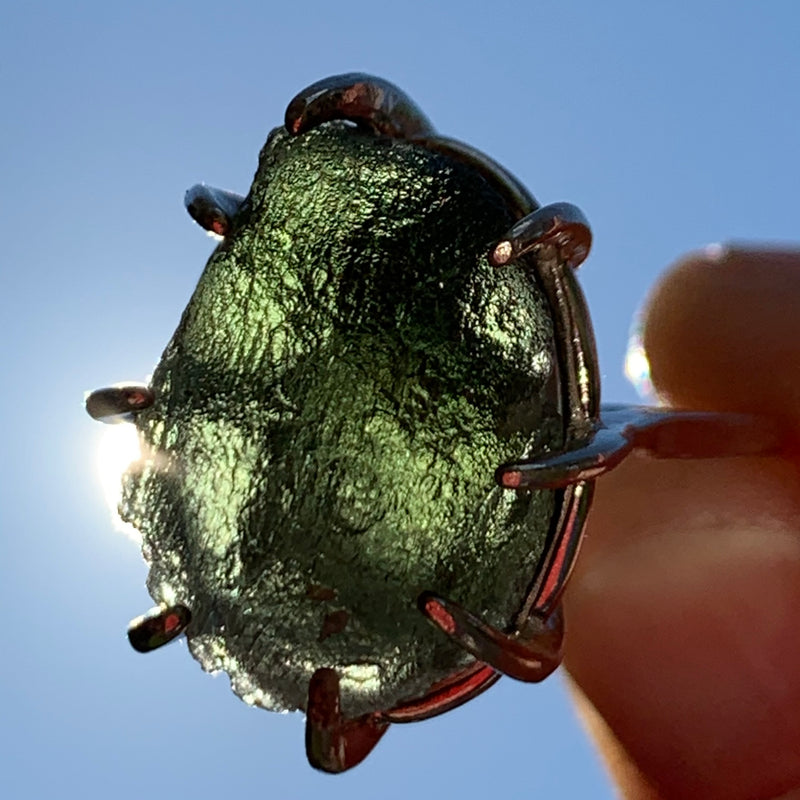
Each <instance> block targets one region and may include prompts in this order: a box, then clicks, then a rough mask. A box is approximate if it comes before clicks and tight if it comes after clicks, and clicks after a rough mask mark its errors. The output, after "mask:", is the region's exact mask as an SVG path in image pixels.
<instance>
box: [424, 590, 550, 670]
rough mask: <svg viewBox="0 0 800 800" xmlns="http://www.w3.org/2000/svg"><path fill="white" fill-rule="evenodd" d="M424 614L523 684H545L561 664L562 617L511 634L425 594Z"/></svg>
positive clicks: (535, 619)
mask: <svg viewBox="0 0 800 800" xmlns="http://www.w3.org/2000/svg"><path fill="white" fill-rule="evenodd" d="M418 605H419V608H420V610H421V611H422V613H423V614H424V615H425V616H426V617H427V618H428V619H429V620H430V621H431V622H433V624H434V625H436V627H437V628H439V629H440V630H441V631H443V632H444V633H446V634H447V635H448V636H449V637H450V638H451V639H452V640H453V641H454V642H456V643H457V644H459V645H461V647H463V648H464V649H465V650H467V651H468V652H470V653H472V655H474V656H475V658H477V659H478V660H480V661H483V662H485V663H487V664H489V665H490V666H492V667H494V669H496V670H497V671H498V672H502V673H503V674H504V675H508V676H509V677H511V678H516V679H517V680H519V681H526V682H529V683H535V682H538V681H541V680H544V679H545V678H546V677H547V676H548V675H550V674H551V673H552V672H553V670H555V669H556V668H557V667H558V665H559V664H560V663H561V641H562V638H563V634H564V626H563V621H562V618H561V615H560V614H558V613H556V614H552V615H551V616H550V617H549V618H548V619H546V620H542V619H540V618H538V617H535V616H531V617H530V618H529V620H528V622H526V624H525V627H524V629H523V630H522V631H520V632H519V633H515V634H507V633H503V632H502V631H500V630H498V629H497V628H494V627H492V626H491V625H487V624H486V623H485V622H484V621H483V620H481V619H478V617H476V616H475V615H474V614H472V613H470V612H469V611H467V610H466V609H465V608H462V607H461V606H460V605H459V604H458V603H454V602H453V601H452V600H445V599H444V598H442V597H437V596H436V595H435V594H433V593H431V592H423V594H422V595H420V598H419V600H418Z"/></svg>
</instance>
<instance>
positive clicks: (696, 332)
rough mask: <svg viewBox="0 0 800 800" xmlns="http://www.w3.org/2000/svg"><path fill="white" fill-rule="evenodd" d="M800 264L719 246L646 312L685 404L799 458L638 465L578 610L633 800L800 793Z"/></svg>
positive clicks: (794, 257) (606, 490) (590, 563)
mask: <svg viewBox="0 0 800 800" xmlns="http://www.w3.org/2000/svg"><path fill="white" fill-rule="evenodd" d="M798 309H800V252H797V251H795V252H789V251H779V250H772V251H760V252H759V251H747V250H741V249H736V250H732V249H728V250H724V251H721V250H719V249H714V248H709V249H708V250H707V251H704V252H701V253H696V254H693V255H690V256H688V257H686V258H685V259H683V260H682V261H680V262H679V263H678V264H677V265H675V266H674V267H672V268H671V269H670V270H669V271H668V272H667V273H666V274H665V275H664V277H663V278H662V280H661V281H660V282H659V284H658V285H657V286H656V287H655V289H654V291H653V292H652V294H651V296H650V298H649V300H648V302H647V304H646V308H645V312H644V332H643V338H644V345H645V348H646V351H647V353H648V356H649V360H650V366H651V372H652V380H653V383H654V386H655V389H656V390H657V392H658V394H659V396H660V397H661V399H662V400H663V401H664V402H665V403H667V404H669V405H672V406H676V407H682V408H688V409H698V410H720V411H723V410H724V411H743V412H755V413H760V414H766V415H770V416H773V417H775V418H777V419H779V420H780V421H781V423H782V424H783V426H784V429H785V430H786V432H787V450H786V453H785V454H784V455H783V456H771V457H760V458H751V457H748V458H732V459H716V460H709V461H660V460H656V459H652V458H647V457H643V456H634V457H632V458H630V459H629V460H628V461H626V462H625V463H624V464H623V465H622V466H621V467H620V468H619V469H618V470H615V471H614V472H613V473H612V474H610V475H608V476H605V477H604V478H603V479H602V480H601V481H599V482H598V487H597V495H596V500H595V505H594V507H593V510H592V513H591V515H590V520H589V524H588V529H587V530H588V535H587V537H586V542H585V546H584V550H583V552H582V554H581V557H580V559H579V561H578V564H577V566H576V571H575V575H574V577H573V579H572V580H571V582H570V584H569V588H568V590H567V593H566V597H565V615H566V619H567V626H568V633H567V653H566V660H565V663H566V666H567V668H568V670H569V672H570V675H571V679H572V681H573V685H574V690H575V695H576V699H577V704H578V708H579V710H580V712H581V715H582V716H583V718H584V719H585V721H586V723H587V727H588V728H589V730H590V731H591V733H592V735H593V737H594V738H595V740H596V742H597V745H598V748H599V749H600V751H601V753H602V754H603V756H604V758H605V759H606V761H607V763H608V765H609V768H610V770H611V772H612V774H613V776H614V778H615V780H616V781H617V784H618V786H619V788H620V792H621V794H622V796H623V797H625V798H637V800H640V799H643V798H647V799H648V800H652V799H653V798H670V800H672V798H703V799H704V800H714V799H715V798H725V800H744V799H745V798H747V800H766V798H778V797H781V798H787V799H788V798H800V714H798V709H800V636H799V635H798V622H797V621H798V610H800V475H798V469H797V467H798V461H799V460H800V450H798V447H797V444H796V442H797V437H798V434H800V336H798V328H800V318H799V317H798Z"/></svg>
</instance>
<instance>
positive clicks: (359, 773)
mask: <svg viewBox="0 0 800 800" xmlns="http://www.w3.org/2000/svg"><path fill="white" fill-rule="evenodd" d="M274 6H277V4H266V3H255V2H251V3H245V2H227V3H224V4H221V3H216V4H212V3H209V2H205V1H204V0H195V2H192V3H185V2H176V3H171V4H156V3H152V2H146V1H143V2H140V3H136V4H110V3H107V2H106V3H100V2H83V3H80V2H76V3H72V4H60V3H55V2H50V3H36V2H33V3H27V4H14V5H13V6H10V7H9V8H7V9H4V12H3V25H2V30H0V79H1V80H2V90H1V92H2V107H3V114H2V122H1V123H0V143H2V147H0V176H2V181H3V191H2V193H1V194H0V219H2V220H3V223H4V228H5V231H6V235H5V238H4V243H3V247H4V253H3V257H2V258H0V281H2V283H1V284H0V286H1V287H2V288H1V290H0V313H1V314H2V316H1V317H0V318H1V319H2V324H3V326H4V336H3V337H2V340H1V341H0V354H1V355H0V359H1V361H0V363H2V366H3V371H4V377H5V385H6V390H5V391H4V392H3V393H2V395H0V408H1V409H2V414H1V415H0V420H2V425H3V434H4V435H3V444H4V450H3V455H4V458H2V459H1V460H0V487H2V488H0V496H1V497H2V503H0V519H1V520H2V528H1V530H2V537H1V538H0V571H2V577H1V578H0V599H1V600H2V602H3V606H4V607H5V608H6V615H5V622H4V626H5V630H4V637H3V640H4V654H3V655H4V657H3V658H2V659H1V660H0V676H1V677H0V694H1V695H2V707H3V713H2V715H0V719H1V721H0V737H1V738H2V741H1V742H0V744H2V746H1V747H0V775H1V776H2V778H0V781H2V783H1V784H0V786H2V788H1V789H0V792H2V795H3V796H4V797H8V798H14V800H16V798H43V797H54V796H59V797H64V798H72V797H79V798H108V797H113V798H117V799H118V800H126V799H127V798H141V797H143V796H147V797H152V798H161V797H171V796H173V797H174V796H177V797H192V798H195V800H205V799H206V798H215V797H218V796H221V795H223V793H224V796H226V797H237V796H243V797H261V796H263V797H280V798H293V797H309V796H316V795H317V794H320V793H323V792H324V794H325V796H326V797H327V798H330V800H333V798H338V797H342V798H345V797H346V798H356V797H371V796H374V795H375V794H376V793H377V791H380V794H381V795H382V796H384V797H386V798H403V797H416V798H421V799H424V798H429V797H438V796H441V795H443V794H445V793H446V794H448V796H449V795H450V794H453V795H455V794H456V793H458V794H459V795H461V796H463V797H479V796H484V795H485V794H486V793H487V792H495V793H499V794H502V795H503V796H505V797H523V796H530V797H592V798H608V797H611V796H612V790H611V789H610V787H609V785H608V782H607V780H606V778H605V776H604V773H603V770H602V767H601V766H600V764H599V761H598V759H597V758H596V757H595V755H594V754H593V752H592V749H591V747H590V745H589V744H588V743H587V741H586V740H585V738H584V736H583V734H582V732H581V729H580V725H579V723H578V722H577V720H576V718H575V716H574V714H573V712H572V710H571V708H570V706H569V703H568V699H567V696H566V692H565V690H564V688H563V685H562V683H561V681H560V680H559V679H554V680H549V681H547V682H546V683H545V684H543V685H541V686H536V687H532V686H523V685H521V684H515V683H513V682H512V681H510V680H505V681H501V682H500V684H498V686H497V687H495V688H494V689H492V690H491V691H490V692H489V693H487V694H486V695H484V696H483V697H482V698H480V699H479V700H477V701H475V702H473V703H471V704H470V705H469V706H467V707H465V708H464V709H462V710H460V711H458V712H455V713H453V714H449V715H446V716H444V717H442V718H439V719H436V720H433V721H430V722H427V723H423V724H419V725H414V726H404V727H400V726H395V727H393V728H392V730H391V731H390V733H389V734H388V735H387V736H386V737H385V739H384V741H383V742H382V743H381V744H380V745H379V747H378V748H377V750H376V751H375V753H374V754H373V755H372V757H371V758H370V759H369V760H368V761H367V762H366V763H365V764H364V765H362V766H361V767H359V768H358V769H356V770H354V771H353V772H352V773H350V774H347V775H344V776H340V777H335V778H331V777H327V776H323V775H320V774H317V773H314V772H313V771H311V770H310V768H308V767H307V765H306V763H305V756H304V753H303V744H302V742H303V724H302V719H301V717H299V716H298V715H294V716H281V715H277V714H270V713H267V712H264V711H256V710H253V709H250V708H248V707H246V706H245V705H244V704H242V703H241V702H240V701H238V700H237V699H236V698H235V697H234V695H233V694H232V693H231V692H230V690H229V688H228V684H227V679H226V678H225V677H224V676H218V677H216V678H212V677H209V676H208V675H206V674H205V673H203V672H202V671H201V670H200V668H199V667H198V665H197V664H196V663H195V662H194V661H193V660H192V658H191V657H190V656H189V655H188V653H187V651H186V648H185V646H184V645H183V644H179V645H175V646H173V647H171V648H165V649H164V650H162V651H160V652H158V653H157V654H153V655H151V656H150V657H142V656H140V655H138V654H136V653H134V652H133V651H132V650H131V649H130V648H129V646H128V644H127V641H126V639H125V635H124V633H125V628H126V625H127V622H128V620H129V619H130V618H132V617H133V616H136V615H137V614H139V613H141V612H143V611H144V610H146V609H147V608H149V607H150V605H151V601H150V599H149V597H148V595H147V592H146V590H145V588H144V580H145V574H146V571H145V566H144V564H143V562H142V560H141V558H140V556H139V553H138V552H137V548H136V546H135V545H134V544H133V543H132V542H131V541H130V540H128V539H126V538H125V536H124V535H122V534H121V533H119V532H116V531H114V530H113V528H112V525H111V521H110V518H109V514H108V511H107V508H106V506H105V504H104V501H103V498H102V492H101V489H100V483H99V479H98V476H97V468H96V451H97V448H98V443H99V440H100V436H101V434H102V429H101V426H99V425H97V424H93V423H92V421H91V420H90V419H89V418H88V417H87V416H86V415H85V414H84V412H83V409H82V398H83V393H84V391H86V390H89V389H93V388H97V387H100V386H105V385H108V384H110V383H113V382H116V381H120V380H125V379H134V380H141V379H143V378H144V377H145V376H146V375H147V374H148V373H149V372H151V371H152V368H153V365H154V364H155V362H156V361H157V359H158V357H159V355H160V353H161V350H162V349H163V347H164V345H165V344H166V342H167V340H168V338H169V336H170V335H171V333H172V331H173V329H174V327H175V326H176V324H177V321H178V318H179V315H180V312H181V311H182V309H183V307H184V305H185V304H186V301H187V299H188V297H189V295H190V293H191V290H192V288H193V286H194V283H195V281H196V280H197V278H198V276H199V274H200V272H201V270H202V267H203V264H204V262H205V259H206V258H207V256H208V254H209V253H210V251H211V249H212V247H213V244H212V242H210V241H209V240H208V239H207V238H206V237H205V236H204V235H203V233H202V231H201V230H200V229H199V228H197V227H196V226H195V225H194V224H193V223H192V222H191V221H190V219H189V217H188V216H187V215H186V213H185V211H184V210H183V204H182V198H183V193H184V191H185V189H186V188H188V187H189V186H191V185H192V184H194V183H196V182H199V181H206V182H208V183H211V184H214V185H219V186H222V187H225V188H229V189H232V190H235V191H239V192H241V193H245V192H246V191H247V188H248V186H249V183H250V180H251V177H252V174H253V171H254V169H255V165H256V157H257V154H258V151H259V148H260V147H261V145H262V143H263V141H264V139H265V138H266V135H267V133H268V132H269V130H270V129H271V128H272V127H274V126H276V125H278V124H280V123H281V122H282V119H283V112H284V109H285V107H286V104H287V102H288V101H289V99H291V97H292V96H293V95H294V94H295V92H296V91H297V90H299V89H300V88H302V87H303V86H305V85H307V84H309V83H311V82H313V81H315V80H317V79H319V78H322V77H324V76H326V75H330V74H335V73H340V72H347V71H353V70H359V71H366V72H371V73H374V74H377V75H381V76H383V77H386V78H388V79H390V80H392V81H394V82H395V83H397V84H398V85H400V86H401V87H403V88H404V89H406V90H407V91H408V92H409V93H410V94H411V95H412V97H414V98H415V99H416V101H417V102H418V103H419V105H420V106H421V107H422V108H423V109H424V110H425V111H426V113H427V114H428V115H429V116H430V118H431V119H432V121H433V122H434V124H435V125H436V126H437V128H438V129H439V130H440V131H441V132H443V133H445V134H447V135H450V136H454V137H456V138H460V139H463V140H465V141H467V142H469V143H471V144H473V145H476V146H478V147H479V148H481V149H483V150H485V151H486V152H487V153H489V154H490V155H492V156H493V157H494V158H495V159H497V160H498V161H500V162H501V163H503V164H504V165H506V166H507V167H508V168H509V169H510V170H511V171H512V172H514V173H515V174H517V175H518V176H519V177H520V178H521V179H522V180H523V182H525V183H526V184H527V185H528V186H529V187H530V188H531V190H532V191H533V192H534V194H535V195H536V196H537V197H538V198H539V200H541V201H544V202H552V201H556V200H567V201H570V202H573V203H575V204H577V205H578V206H580V207H581V208H582V209H583V211H584V212H585V214H586V215H587V217H588V219H589V220H590V222H591V223H592V227H593V230H594V235H595V244H594V248H593V252H592V255H591V256H590V258H589V260H588V261H587V262H586V264H585V265H584V266H583V267H582V269H581V275H582V282H583V285H584V287H585V290H586V293H587V296H588V300H589V303H590V307H591V309H592V313H593V318H594V321H595V328H596V334H597V338H598V343H599V350H600V359H601V366H602V370H603V374H604V379H605V382H604V396H605V397H606V398H607V399H609V400H617V401H633V400H635V399H636V393H635V391H634V390H633V388H632V387H631V386H630V384H629V383H628V382H627V381H626V380H625V378H624V376H623V373H622V364H623V359H624V354H625V349H626V342H627V337H628V332H629V327H630V323H631V319H632V317H633V315H634V313H635V310H636V308H637V307H638V306H639V305H640V303H641V301H642V299H643V298H644V296H645V294H646V292H647V290H648V287H650V286H651V285H652V283H653V281H654V280H655V279H656V277H657V275H658V274H659V272H660V271H661V270H662V269H663V268H664V267H665V266H666V265H667V264H668V263H669V262H670V261H671V260H673V259H674V258H676V257H677V256H678V255H679V254H680V253H682V252H684V251H686V250H687V249H691V248H696V247H700V246H703V245H706V244H708V243H710V242H717V241H727V240H730V239H737V240H741V239H746V240H769V241H782V242H786V241H790V240H792V239H796V236H797V231H798V227H797V225H798V214H797V199H796V198H797V186H798V184H800V181H798V177H799V176H798V158H797V154H796V151H797V147H798V142H799V141H800V111H798V97H800V49H799V48H798V47H797V42H798V41H799V40H800V10H799V8H800V7H798V6H797V4H796V3H793V2H791V0H784V1H783V2H779V1H778V0H772V1H769V0H768V1H767V2H764V3H760V4H754V3H746V2H711V1H710V0H705V1H704V0H698V2H693V3H684V4H680V5H679V4H676V3H666V2H651V3H648V4H643V3H637V2H621V1H617V2H614V1H613V0H612V1H611V2H608V3H596V2H593V1H592V0H584V2H569V1H567V2H562V3H559V4H553V3H542V2H533V1H531V2H527V3H516V4H512V3H507V2H504V0H494V2H491V3H474V2H465V1H464V2H460V3H455V2H433V1H432V0H431V1H430V2H427V3H416V2H406V3H404V4H386V5H385V6H382V5H379V4H376V3H374V2H372V3H367V2H348V0H342V2H339V3H337V4H328V3H321V2H294V3H284V4H280V6H279V7H274ZM378 787H379V788H378Z"/></svg>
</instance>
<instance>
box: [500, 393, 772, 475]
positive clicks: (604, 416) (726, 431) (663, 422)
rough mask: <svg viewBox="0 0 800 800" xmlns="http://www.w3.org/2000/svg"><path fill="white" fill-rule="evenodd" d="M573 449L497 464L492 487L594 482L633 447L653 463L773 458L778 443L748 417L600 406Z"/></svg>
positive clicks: (766, 425)
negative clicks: (594, 420)
mask: <svg viewBox="0 0 800 800" xmlns="http://www.w3.org/2000/svg"><path fill="white" fill-rule="evenodd" d="M576 444H577V445H578V446H577V447H576V448H575V449H574V450H567V451H565V452H561V453H555V454H553V455H549V456H544V457H539V458H532V459H523V460H520V461H518V462H515V463H509V464H503V465H502V466H501V467H499V468H498V470H497V473H496V479H497V482H498V483H499V484H500V485H501V486H503V487H504V488H506V489H559V488H563V487H565V486H569V485H570V484H573V483H577V482H578V481H582V480H593V479H595V478H597V477H599V476H600V475H602V474H603V473H605V472H608V471H609V470H611V469H613V468H614V467H616V466H617V465H618V464H619V463H620V462H621V461H623V460H624V459H625V457H626V456H627V455H628V453H630V452H631V450H634V449H637V448H638V449H642V450H646V451H647V452H649V453H650V454H651V455H653V456H655V457H656V458H722V457H726V456H741V455H765V454H768V453H774V452H777V451H779V450H780V449H781V446H782V440H781V436H780V431H779V429H778V426H777V424H776V423H775V422H773V421H772V420H768V419H764V418H763V417H756V416H752V415H749V414H733V413H716V412H711V411H676V410H672V409H664V408H649V407H646V406H626V405H606V406H603V408H602V410H601V417H600V420H599V421H598V423H597V427H596V429H595V432H594V435H593V436H592V437H591V438H590V439H589V440H588V441H583V442H578V443H576Z"/></svg>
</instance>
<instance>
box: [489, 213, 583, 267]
mask: <svg viewBox="0 0 800 800" xmlns="http://www.w3.org/2000/svg"><path fill="white" fill-rule="evenodd" d="M543 245H549V246H554V247H555V248H556V250H557V252H558V254H559V258H561V259H562V260H563V261H564V262H566V263H567V264H569V266H570V267H572V268H573V269H576V268H577V267H578V266H580V265H581V264H582V263H583V262H584V261H585V260H586V257H587V256H588V255H589V249H590V248H591V246H592V231H591V229H590V228H589V223H588V222H587V221H586V217H584V216H583V212H582V211H581V210H580V209H579V208H577V207H576V206H573V205H572V204H571V203H551V204H550V205H549V206H544V207H543V208H539V209H537V210H536V211H534V212H532V213H530V214H528V216H527V217H523V218H522V219H521V220H520V221H519V222H517V223H516V224H515V225H514V226H513V227H512V228H511V230H510V231H508V233H507V234H506V235H505V236H504V237H503V238H502V239H501V240H500V241H499V242H498V243H497V244H496V245H495V246H494V247H493V248H492V250H491V252H490V253H489V262H490V263H491V264H492V265H493V266H495V267H501V266H503V265H504V264H508V263H509V262H511V261H515V260H516V259H518V258H520V257H521V256H524V255H525V254H526V253H530V252H531V251H533V250H535V249H536V248H538V247H541V246H543Z"/></svg>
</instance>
